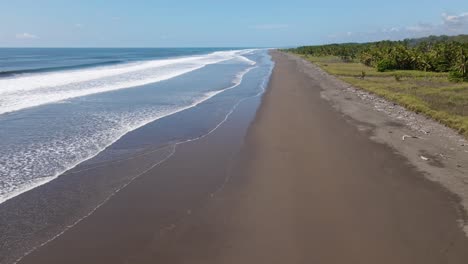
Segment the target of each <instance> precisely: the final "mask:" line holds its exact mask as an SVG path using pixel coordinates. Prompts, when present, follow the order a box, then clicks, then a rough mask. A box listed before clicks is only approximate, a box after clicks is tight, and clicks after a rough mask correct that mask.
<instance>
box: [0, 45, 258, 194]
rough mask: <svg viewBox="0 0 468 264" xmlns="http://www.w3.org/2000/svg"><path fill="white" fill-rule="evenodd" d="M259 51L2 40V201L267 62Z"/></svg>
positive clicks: (227, 86) (239, 79) (233, 84)
mask: <svg viewBox="0 0 468 264" xmlns="http://www.w3.org/2000/svg"><path fill="white" fill-rule="evenodd" d="M265 56H266V51H265V50H253V49H243V50H239V49H238V50H228V49H224V50H223V49H0V203H3V202H4V201H6V200H8V199H10V198H12V197H15V196H17V195H19V194H21V193H23V192H25V191H28V190H30V189H32V188H35V187H37V186H40V185H42V184H45V183H48V182H50V181H51V180H53V179H55V178H56V177H57V176H59V175H61V174H62V173H64V172H65V171H67V170H69V169H71V168H73V167H75V166H77V165H78V164H80V163H82V162H83V161H85V160H88V159H90V158H92V157H94V156H96V155H97V154H99V153H100V152H101V151H103V150H104V149H105V148H107V147H108V146H110V145H111V144H112V143H114V142H115V141H116V140H118V139H119V138H121V137H122V136H123V135H125V134H127V133H128V132H129V131H132V130H135V129H137V128H139V127H141V126H143V125H145V124H148V123H150V122H152V121H155V120H158V119H160V118H162V117H166V116H170V115H172V114H174V113H177V112H180V111H182V110H186V109H189V108H191V107H194V106H196V105H198V104H200V103H202V102H204V101H206V100H209V99H210V98H212V97H213V96H216V95H217V94H219V93H221V92H223V91H225V90H226V89H230V88H234V87H236V86H238V85H239V84H240V83H241V82H242V80H243V78H244V76H245V75H247V74H249V72H250V71H252V70H253V69H254V68H257V67H262V66H264V67H266V66H265V65H262V64H261V63H260V60H262V58H263V57H265ZM263 64H265V63H263ZM252 74H255V73H252ZM265 74H267V72H262V73H257V74H256V75H258V76H257V77H256V78H259V79H261V78H264V77H265V76H261V75H265ZM253 89H254V88H253Z"/></svg>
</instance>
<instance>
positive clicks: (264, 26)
mask: <svg viewBox="0 0 468 264" xmlns="http://www.w3.org/2000/svg"><path fill="white" fill-rule="evenodd" d="M288 27H289V25H287V24H260V25H254V26H251V28H254V29H267V30H269V29H285V28H288Z"/></svg>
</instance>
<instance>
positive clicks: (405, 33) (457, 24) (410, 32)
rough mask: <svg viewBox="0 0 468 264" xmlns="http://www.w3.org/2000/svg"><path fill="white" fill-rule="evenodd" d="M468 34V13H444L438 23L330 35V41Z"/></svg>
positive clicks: (363, 40)
mask: <svg viewBox="0 0 468 264" xmlns="http://www.w3.org/2000/svg"><path fill="white" fill-rule="evenodd" d="M457 34H468V12H462V13H459V14H457V15H453V14H447V13H442V14H441V20H440V21H439V22H438V23H423V22H420V23H418V24H416V25H408V26H399V27H397V26H395V27H389V28H383V29H381V30H379V31H367V32H353V33H351V34H350V32H342V33H338V34H331V35H328V39H329V40H330V41H340V42H355V41H357V42H367V41H378V40H383V39H389V40H399V39H405V38H418V37H424V36H429V35H457Z"/></svg>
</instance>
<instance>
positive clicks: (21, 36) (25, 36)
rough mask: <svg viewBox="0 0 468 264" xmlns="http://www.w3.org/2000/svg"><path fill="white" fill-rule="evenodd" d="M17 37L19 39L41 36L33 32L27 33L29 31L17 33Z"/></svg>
mask: <svg viewBox="0 0 468 264" xmlns="http://www.w3.org/2000/svg"><path fill="white" fill-rule="evenodd" d="M15 37H16V38H17V39H37V38H39V37H38V36H36V35H34V34H31V33H27V32H24V33H18V34H16V36H15Z"/></svg>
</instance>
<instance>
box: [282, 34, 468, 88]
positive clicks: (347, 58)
mask: <svg viewBox="0 0 468 264" xmlns="http://www.w3.org/2000/svg"><path fill="white" fill-rule="evenodd" d="M289 51H291V52H294V53H298V54H302V55H311V56H316V57H323V56H335V57H339V58H340V59H341V61H343V62H354V61H359V62H361V63H362V64H364V65H366V66H370V67H373V68H376V69H377V70H378V71H379V72H386V71H393V70H418V71H424V72H448V73H449V75H447V77H448V78H449V79H450V80H451V81H454V82H460V81H468V35H460V36H455V37H448V36H439V37H436V36H431V37H427V38H423V39H407V40H403V41H380V42H372V43H362V44H359V43H346V44H331V45H322V46H304V47H299V48H295V49H290V50H289Z"/></svg>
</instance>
